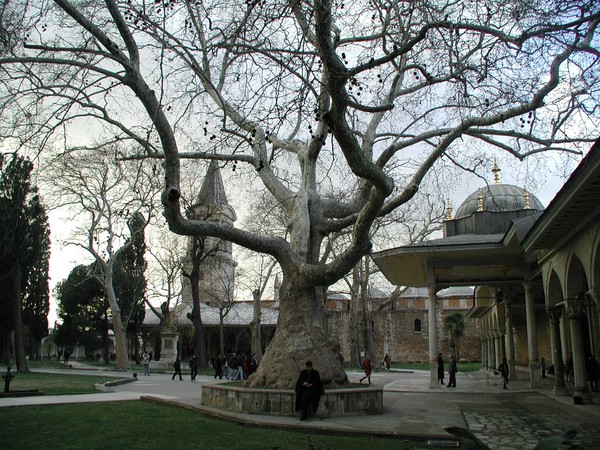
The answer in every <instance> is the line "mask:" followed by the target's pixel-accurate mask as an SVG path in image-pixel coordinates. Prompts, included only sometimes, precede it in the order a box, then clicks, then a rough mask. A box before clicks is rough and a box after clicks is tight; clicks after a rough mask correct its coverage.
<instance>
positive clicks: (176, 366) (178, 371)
mask: <svg viewBox="0 0 600 450" xmlns="http://www.w3.org/2000/svg"><path fill="white" fill-rule="evenodd" d="M173 368H174V369H175V373H174V374H173V376H172V377H171V380H174V379H175V376H176V375H179V379H180V380H183V377H182V376H181V360H180V359H179V356H178V357H177V359H176V360H175V362H174V363H173Z"/></svg>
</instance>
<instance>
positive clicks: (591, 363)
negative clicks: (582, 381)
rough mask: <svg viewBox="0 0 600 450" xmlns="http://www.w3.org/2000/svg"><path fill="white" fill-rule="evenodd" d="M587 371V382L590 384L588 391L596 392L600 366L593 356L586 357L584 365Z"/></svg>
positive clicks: (599, 377)
mask: <svg viewBox="0 0 600 450" xmlns="http://www.w3.org/2000/svg"><path fill="white" fill-rule="evenodd" d="M585 366H586V367H585V368H586V371H587V376H588V382H589V383H590V389H591V390H592V392H598V380H599V379H600V364H598V360H597V359H596V358H594V355H590V356H588V359H587V361H586V364H585Z"/></svg>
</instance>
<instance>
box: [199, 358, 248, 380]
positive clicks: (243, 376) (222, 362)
mask: <svg viewBox="0 0 600 450" xmlns="http://www.w3.org/2000/svg"><path fill="white" fill-rule="evenodd" d="M211 363H212V366H213V368H214V369H215V376H214V377H215V378H219V379H222V378H223V375H225V378H227V379H228V380H232V381H244V380H247V379H248V377H249V376H250V375H251V374H253V373H254V372H256V369H257V368H258V358H257V357H256V355H252V357H251V358H248V357H247V356H246V355H245V354H239V353H238V354H236V353H231V354H230V355H229V357H225V356H223V355H218V356H216V357H215V358H213V359H212V361H211Z"/></svg>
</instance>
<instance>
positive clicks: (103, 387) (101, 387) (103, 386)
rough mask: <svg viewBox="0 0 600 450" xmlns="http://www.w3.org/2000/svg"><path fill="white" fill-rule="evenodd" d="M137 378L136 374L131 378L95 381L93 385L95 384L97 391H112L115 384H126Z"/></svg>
mask: <svg viewBox="0 0 600 450" xmlns="http://www.w3.org/2000/svg"><path fill="white" fill-rule="evenodd" d="M137 380H138V378H137V377H136V376H134V377H132V378H123V379H121V380H112V381H107V382H105V383H97V384H95V385H94V386H96V390H97V391H102V392H114V391H115V389H114V387H115V386H120V385H122V384H127V383H133V382H134V381H137Z"/></svg>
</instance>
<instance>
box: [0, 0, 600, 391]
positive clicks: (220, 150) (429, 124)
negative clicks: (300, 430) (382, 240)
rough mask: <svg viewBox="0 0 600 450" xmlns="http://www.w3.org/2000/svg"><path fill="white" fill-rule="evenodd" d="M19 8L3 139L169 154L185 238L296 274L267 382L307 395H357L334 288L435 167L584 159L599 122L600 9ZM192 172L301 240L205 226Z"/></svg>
mask: <svg viewBox="0 0 600 450" xmlns="http://www.w3.org/2000/svg"><path fill="white" fill-rule="evenodd" d="M33 3H35V4H33ZM9 5H10V6H9V7H8V9H5V10H4V11H3V16H4V17H17V16H18V17H24V19H25V20H23V21H21V22H19V23H22V24H23V25H22V27H14V21H12V22H10V23H5V24H4V25H3V29H5V30H7V32H8V33H12V35H10V36H8V37H6V38H5V39H4V40H5V42H6V43H7V44H6V45H7V46H9V47H10V48H9V49H5V51H3V52H2V55H3V56H1V57H0V70H1V71H2V76H1V77H0V80H2V81H0V83H2V88H1V92H0V94H1V95H2V100H1V101H2V110H1V112H0V114H1V116H2V117H1V119H2V120H1V123H2V124H1V125H0V127H1V129H0V133H1V134H2V135H3V136H6V137H7V138H8V137H14V142H15V143H16V144H18V145H32V144H35V145H36V146H37V148H38V149H39V148H42V149H43V148H44V147H48V146H53V148H56V147H57V146H59V147H62V148H64V149H65V150H72V149H74V148H75V147H77V146H81V145H87V146H88V147H91V146H92V145H99V144H102V145H111V144H114V143H115V142H118V143H119V148H121V149H123V148H125V147H127V146H128V151H127V152H125V153H126V154H125V155H122V160H123V161H124V162H125V161H126V159H127V158H156V159H157V160H161V161H162V167H161V166H159V167H158V170H157V171H156V176H157V177H161V178H162V177H164V191H163V195H162V204H163V210H164V211H163V212H164V215H165V217H166V220H167V221H168V224H169V227H170V229H171V231H173V232H175V233H178V234H181V235H188V236H200V235H204V236H213V237H217V238H220V239H224V240H229V241H231V242H234V243H236V244H238V245H241V246H244V247H247V248H249V249H252V250H255V251H259V252H262V253H267V254H269V255H272V256H273V257H274V258H275V259H276V260H277V262H278V263H279V265H280V267H281V271H282V283H281V290H280V315H279V323H278V326H277V332H276V334H275V336H274V338H273V340H272V341H271V343H270V345H269V347H268V348H267V350H266V353H265V355H264V357H263V359H262V361H261V365H260V367H259V369H258V371H257V373H256V374H255V375H253V377H252V378H251V379H250V384H252V385H261V386H273V387H290V386H291V385H293V383H294V381H295V379H296V377H297V367H296V364H297V365H299V366H300V365H301V364H302V363H303V362H304V361H305V360H306V359H312V360H313V361H314V363H315V367H317V368H318V369H319V371H320V372H321V375H322V378H323V381H324V382H325V383H333V384H335V383H338V384H343V383H345V382H346V380H347V377H346V374H345V372H344V370H343V368H342V362H341V359H340V354H339V346H338V343H337V342H336V338H335V336H331V335H329V334H328V332H327V331H326V328H325V326H324V319H323V307H324V306H323V305H324V293H325V292H326V288H327V286H329V285H331V284H332V283H334V282H335V281H337V280H339V279H340V278H341V277H342V276H343V275H345V274H346V273H348V272H349V271H350V270H351V269H352V267H353V266H354V265H355V264H356V263H357V262H358V261H359V260H360V259H361V257H362V256H364V255H365V254H367V253H368V252H369V251H370V250H371V239H370V238H369V233H370V230H371V227H372V225H373V223H374V222H375V221H376V220H377V219H378V218H380V217H382V216H385V215H388V214H390V213H391V212H393V211H394V210H396V209H398V208H402V207H403V205H404V204H406V203H407V202H410V201H411V199H413V197H414V195H415V193H416V192H417V191H418V190H419V188H420V186H421V185H422V183H423V181H424V180H425V179H426V177H427V176H428V174H429V173H430V172H431V170H432V169H434V168H440V167H441V165H442V164H449V165H450V164H453V165H455V167H462V168H464V169H467V170H471V171H475V172H477V171H479V170H481V169H482V166H483V164H482V160H484V159H486V158H488V159H489V157H490V155H491V154H497V155H501V154H503V153H504V154H507V155H512V156H513V157H514V158H516V159H520V160H522V159H525V158H527V157H530V156H532V155H536V154H539V153H542V152H546V151H550V150H555V151H566V152H575V151H577V146H580V147H581V148H587V147H589V142H591V141H592V140H593V139H594V137H595V136H593V135H592V133H593V132H594V130H597V126H598V114H599V111H600V109H599V108H598V81H597V80H598V75H599V71H598V68H599V65H598V57H599V50H598V48H597V44H598V42H597V38H596V35H595V33H596V31H597V27H598V21H599V20H600V12H599V9H600V5H598V3H597V2H594V1H592V0H558V1H552V2H550V1H544V0H532V1H529V2H524V1H521V0H507V1H502V2H497V1H492V0H479V1H477V0H473V1H461V2H456V1H448V0H422V1H416V2H413V1H410V2H409V1H397V0H353V1H344V0H338V1H335V2H334V1H331V0H272V1H268V2H267V1H254V0H251V1H247V0H244V1H242V0H202V1H201V0H187V1H184V0H153V1H151V2H149V1H147V0H122V1H121V0H104V1H100V0H96V1H94V0H88V1H85V2H81V1H74V0H54V1H50V0H47V1H40V2H25V0H21V1H18V0H16V1H14V2H12V3H9ZM19 7H22V8H28V9H27V10H26V11H25V12H23V11H21V10H19ZM11 24H12V25H13V26H11ZM20 33H21V34H20ZM14 34H17V35H18V36H17V38H15V37H14ZM99 125H101V126H99ZM82 131H86V132H82ZM91 137H93V141H94V142H93V143H92V142H91V141H92V139H91ZM82 142H85V144H82ZM484 151H487V153H484ZM486 155H487V156H486ZM538 157H539V155H538ZM184 158H188V159H198V160H208V159H212V160H218V161H219V162H220V163H221V165H222V166H229V167H230V168H231V169H232V170H235V171H236V176H237V177H238V178H243V179H244V180H245V183H244V185H243V186H244V188H246V189H253V188H257V189H263V190H266V191H268V193H269V195H270V196H272V197H273V199H274V204H276V205H277V208H280V209H282V210H284V211H285V216H286V217H287V218H288V234H287V236H288V238H287V239H283V238H278V237H272V236H270V235H268V234H266V235H261V234H257V233H255V232H250V231H248V230H245V229H241V228H236V227H231V226H223V225H220V224H217V223H214V222H211V221H210V220H208V221H205V220H201V219H193V218H188V217H187V216H186V213H185V211H184V210H183V208H182V204H184V202H183V201H182V200H183V199H182V198H181V195H182V194H181V192H182V190H181V187H180V184H181V183H182V179H181V177H182V174H184V173H189V172H184V171H182V170H181V167H180V165H181V161H182V159H184ZM201 170H202V169H200V168H198V171H197V172H196V173H194V172H191V175H189V176H192V177H193V176H198V175H197V174H198V173H202V172H200V171H201ZM340 194H342V195H340ZM248 213H249V214H252V211H249V212H248ZM345 230H350V234H351V236H352V237H351V239H350V240H349V241H348V243H347V245H346V247H345V248H344V249H343V250H342V251H341V252H339V253H337V254H336V256H335V258H330V259H325V260H323V259H322V258H321V256H322V253H321V252H322V244H323V242H324V239H325V238H326V237H327V236H329V235H331V234H333V233H339V232H341V231H345Z"/></svg>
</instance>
